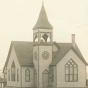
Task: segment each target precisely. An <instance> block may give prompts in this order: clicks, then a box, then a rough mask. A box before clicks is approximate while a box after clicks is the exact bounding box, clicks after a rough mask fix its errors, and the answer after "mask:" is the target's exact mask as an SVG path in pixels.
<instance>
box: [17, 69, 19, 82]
mask: <svg viewBox="0 0 88 88" xmlns="http://www.w3.org/2000/svg"><path fill="white" fill-rule="evenodd" d="M17 82H19V69H17Z"/></svg>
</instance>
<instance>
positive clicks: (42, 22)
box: [33, 3, 53, 29]
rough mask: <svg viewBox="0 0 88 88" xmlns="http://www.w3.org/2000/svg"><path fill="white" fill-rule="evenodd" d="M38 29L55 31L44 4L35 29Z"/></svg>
mask: <svg viewBox="0 0 88 88" xmlns="http://www.w3.org/2000/svg"><path fill="white" fill-rule="evenodd" d="M37 28H44V29H53V27H52V25H51V24H50V23H49V21H48V18H47V14H46V11H45V8H44V5H43V3H42V8H41V11H40V14H39V17H38V20H37V23H36V24H35V26H34V28H33V29H37Z"/></svg>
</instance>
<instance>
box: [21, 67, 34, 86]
mask: <svg viewBox="0 0 88 88" xmlns="http://www.w3.org/2000/svg"><path fill="white" fill-rule="evenodd" d="M27 68H28V69H29V70H30V82H25V70H26V69H27ZM22 87H34V68H33V67H22Z"/></svg>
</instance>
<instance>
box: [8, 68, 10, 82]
mask: <svg viewBox="0 0 88 88" xmlns="http://www.w3.org/2000/svg"><path fill="white" fill-rule="evenodd" d="M8 81H10V69H9V70H8Z"/></svg>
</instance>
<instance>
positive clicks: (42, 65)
mask: <svg viewBox="0 0 88 88" xmlns="http://www.w3.org/2000/svg"><path fill="white" fill-rule="evenodd" d="M44 51H47V52H48V53H49V58H48V59H46V60H45V59H43V58H42V53H43V52H44ZM51 62H52V46H39V86H40V87H43V76H42V74H43V72H44V70H45V69H46V70H49V65H50V63H51Z"/></svg>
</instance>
